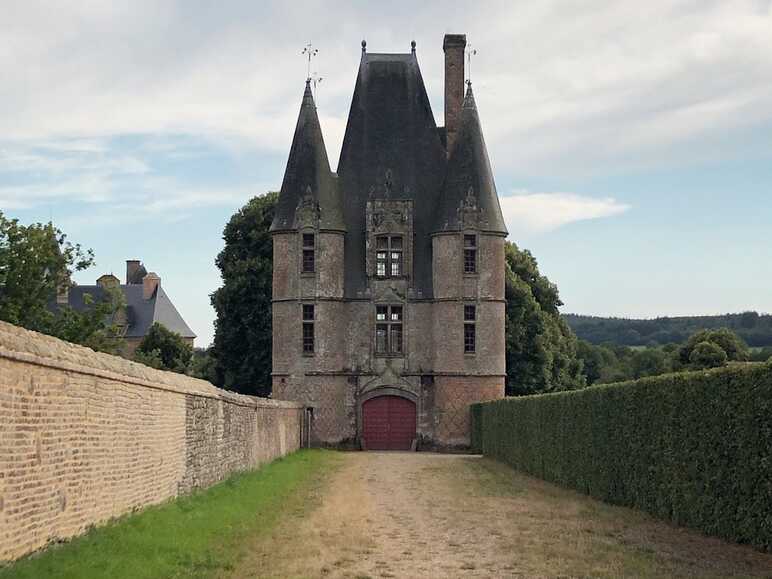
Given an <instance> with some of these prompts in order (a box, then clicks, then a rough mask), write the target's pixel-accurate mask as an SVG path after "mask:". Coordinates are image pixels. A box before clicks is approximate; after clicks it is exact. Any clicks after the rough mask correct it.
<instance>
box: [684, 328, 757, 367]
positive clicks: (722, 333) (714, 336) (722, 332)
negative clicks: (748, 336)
mask: <svg viewBox="0 0 772 579" xmlns="http://www.w3.org/2000/svg"><path fill="white" fill-rule="evenodd" d="M702 342H710V343H712V344H715V345H716V346H718V347H719V348H721V349H722V350H723V351H724V353H725V354H726V358H727V360H729V361H731V362H744V361H746V360H748V358H749V356H750V352H749V351H748V346H747V345H746V344H745V342H743V341H742V340H741V339H740V337H739V336H738V335H737V334H735V333H734V332H733V331H732V330H730V329H728V328H720V329H718V330H700V331H699V332H695V333H694V334H692V336H690V337H689V339H688V340H687V341H686V344H684V345H683V346H682V347H681V351H680V355H679V356H680V360H681V363H682V364H691V363H692V360H691V355H692V352H693V351H694V349H695V348H696V346H697V344H700V343H702Z"/></svg>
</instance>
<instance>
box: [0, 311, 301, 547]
mask: <svg viewBox="0 0 772 579" xmlns="http://www.w3.org/2000/svg"><path fill="white" fill-rule="evenodd" d="M302 414H303V409H302V406H301V405H299V404H297V403H291V402H280V401H275V400H268V399H260V398H254V397H251V396H241V395H238V394H234V393H231V392H226V391H224V390H220V389H218V388H215V387H214V386H212V385H211V384H209V383H208V382H205V381H203V380H197V379H194V378H189V377H187V376H182V375H179V374H173V373H171V372H161V371H158V370H153V369H152V368H148V367H146V366H142V365H140V364H136V363H134V362H129V361H128V360H124V359H122V358H118V357H115V356H109V355H106V354H99V353H96V352H94V351H92V350H90V349H88V348H83V347H80V346H75V345H72V344H68V343H66V342H62V341H61V340H57V339H55V338H51V337H49V336H44V335H41V334H37V333H35V332H29V331H26V330H23V329H20V328H17V327H15V326H12V325H10V324H5V323H2V322H0V561H9V560H13V559H16V558H18V557H21V556H23V555H25V554H27V553H29V552H32V551H34V550H36V549H39V548H41V547H44V546H45V545H46V544H47V543H49V542H51V541H56V540H60V539H65V538H68V537H72V536H75V535H78V534H80V533H82V532H84V531H85V530H86V529H87V528H88V527H90V526H92V525H95V524H99V523H102V522H104V521H107V520H108V519H111V518H113V517H116V516H119V515H122V514H125V513H128V512H131V511H134V510H137V509H140V508H142V507H144V506H147V505H151V504H155V503H160V502H163V501H165V500H167V499H170V498H173V497H175V496H177V495H179V494H182V493H186V492H189V491H191V490H192V489H195V488H200V487H206V486H209V485H211V484H214V483H216V482H218V481H221V480H223V479H224V478H226V477H228V476H229V475H230V474H232V473H234V472H237V471H241V470H246V469H251V468H255V467H257V466H258V465H260V464H262V463H264V462H267V461H269V460H272V459H274V458H277V457H279V456H283V455H284V454H287V453H289V452H292V451H294V450H296V449H297V448H299V446H300V442H301V424H302Z"/></svg>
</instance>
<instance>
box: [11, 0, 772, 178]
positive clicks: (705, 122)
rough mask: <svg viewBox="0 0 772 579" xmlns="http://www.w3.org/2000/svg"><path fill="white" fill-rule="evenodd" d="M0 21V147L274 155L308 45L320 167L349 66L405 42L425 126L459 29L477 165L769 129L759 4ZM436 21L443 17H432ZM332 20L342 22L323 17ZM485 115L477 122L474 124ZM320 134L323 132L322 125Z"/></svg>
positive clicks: (169, 12) (708, 149)
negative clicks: (421, 88) (446, 43)
mask: <svg viewBox="0 0 772 579" xmlns="http://www.w3.org/2000/svg"><path fill="white" fill-rule="evenodd" d="M13 4H14V7H13V8H12V9H11V11H10V12H11V13H10V16H9V18H5V19H3V20H2V22H0V67H1V68H2V70H3V77H4V83H3V84H4V90H3V91H2V92H0V110H3V111H10V114H5V115H0V135H2V136H3V138H7V139H22V140H27V141H31V142H36V141H50V140H52V139H55V138H71V137H77V138H80V139H83V140H84V142H88V141H89V140H91V139H99V138H104V137H110V136H114V135H125V134H130V135H136V134H188V135H195V136H197V137H205V138H208V139H211V140H213V141H219V142H221V143H228V144H229V146H232V147H235V148H236V149H238V150H240V151H247V152H252V151H254V150H259V151H273V152H277V151H282V152H284V151H286V150H287V148H288V146H289V141H290V139H291V136H292V128H293V126H294V122H295V119H296V115H297V109H298V106H299V103H300V95H301V93H302V89H303V79H304V78H305V75H306V69H305V62H304V59H303V58H302V56H301V55H300V49H301V47H302V46H303V45H304V44H305V43H306V42H307V41H308V39H309V38H311V39H313V40H314V43H315V44H316V45H317V46H318V47H319V48H320V53H319V56H318V57H317V59H316V61H315V63H314V69H315V70H317V71H318V72H319V73H320V74H321V75H322V76H323V77H324V82H323V83H322V84H321V85H320V88H319V94H318V95H317V96H318V99H317V100H318V104H319V111H320V115H321V116H322V117H323V126H324V128H325V138H326V142H327V146H328V148H329V149H330V159H331V162H332V163H333V165H334V164H335V159H336V158H337V151H339V149H340V142H341V140H342V135H343V124H344V123H345V119H346V116H347V114H348V109H349V106H350V102H351V101H350V99H351V91H352V89H353V84H354V75H355V74H356V70H357V64H358V60H359V41H360V40H361V38H362V37H363V36H365V37H366V38H367V40H368V49H369V50H371V51H374V52H379V51H382V52H398V51H404V52H406V51H408V50H409V42H410V40H411V39H413V38H415V39H416V40H417V42H418V58H419V61H420V64H421V67H422V71H423V74H424V78H425V81H426V85H427V88H428V90H429V93H430V98H431V100H432V107H433V110H434V113H435V116H436V117H437V120H438V122H439V123H440V124H441V123H442V118H441V117H442V110H443V109H442V106H443V103H442V94H443V91H442V83H443V66H442V58H443V54H442V49H441V43H442V34H443V33H444V32H446V31H458V32H467V33H468V36H469V39H470V41H471V42H472V43H473V44H474V45H475V48H476V49H477V50H478V54H477V57H476V60H475V63H474V81H475V85H476V88H477V90H476V96H477V102H478V105H479V107H480V110H481V115H482V117H483V122H484V123H485V130H486V136H487V137H488V144H489V148H490V149H491V157H492V158H493V160H494V161H495V162H496V165H497V167H499V168H501V169H504V170H505V171H511V172H521V173H522V172H528V173H529V174H532V173H533V172H539V171H544V170H547V169H550V170H551V173H553V174H554V172H555V169H556V168H557V170H559V171H560V172H563V173H567V172H571V171H573V172H584V173H586V172H594V173H597V172H608V171H609V170H620V169H623V168H625V167H631V166H633V167H641V166H644V167H651V166H659V165H668V164H672V163H674V162H679V161H683V160H684V159H686V160H688V161H690V162H691V161H699V160H701V159H705V158H706V156H711V155H713V156H715V155H717V154H720V155H722V156H723V157H726V156H730V155H731V154H732V151H731V150H727V148H726V147H717V146H712V145H715V143H716V142H725V137H726V136H727V134H728V133H732V132H737V131H739V132H742V131H744V130H747V129H748V128H749V127H752V126H754V125H758V124H759V123H763V122H772V34H770V29H771V28H772V7H771V6H770V4H769V2H759V1H754V0H703V1H700V2H693V1H692V0H661V1H658V2H648V3H641V2H639V3H629V2H627V3H620V2H614V1H612V0H596V1H595V2H592V3H589V4H587V3H572V2H558V1H554V0H545V1H544V2H539V3H532V2H489V3H485V4H484V5H482V6H479V7H477V8H476V9H475V10H474V11H471V12H470V11H469V10H468V3H466V2H461V1H456V2H444V1H443V2H441V3H440V2H426V3H420V4H416V3H415V2H400V1H395V2H391V3H389V4H388V5H378V4H374V3H355V2H341V3H338V4H336V9H335V10H330V9H329V7H328V6H327V5H326V4H324V3H306V2H304V3H285V2H260V3H254V2H247V1H246V0H244V1H235V2H232V3H228V5H227V7H225V8H218V9H216V10H215V9H210V8H207V6H206V5H204V4H200V3H194V8H191V6H190V3H189V2H183V1H181V0H178V1H169V2H163V3H158V2H155V1H152V0H132V1H131V2H129V1H124V2H121V1H116V2H111V3H109V4H108V5H101V4H98V3H97V4H94V3H93V2H82V3H78V2H69V3H67V4H66V5H65V4H53V5H52V4H51V3H48V4H46V3H35V2H17V3H13ZM438 11H441V13H442V15H443V18H442V19H441V22H440V21H439V20H438V19H437V14H438ZM342 13H345V14H346V18H345V19H341V18H340V14H342ZM486 121H487V122H486ZM328 127H329V128H328Z"/></svg>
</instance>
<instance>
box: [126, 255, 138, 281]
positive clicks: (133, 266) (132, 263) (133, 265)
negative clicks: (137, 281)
mask: <svg viewBox="0 0 772 579" xmlns="http://www.w3.org/2000/svg"><path fill="white" fill-rule="evenodd" d="M139 267H140V261H139V260H138V259H127V260H126V285H128V284H130V283H131V280H132V279H134V274H135V273H137V270H138V269H139Z"/></svg>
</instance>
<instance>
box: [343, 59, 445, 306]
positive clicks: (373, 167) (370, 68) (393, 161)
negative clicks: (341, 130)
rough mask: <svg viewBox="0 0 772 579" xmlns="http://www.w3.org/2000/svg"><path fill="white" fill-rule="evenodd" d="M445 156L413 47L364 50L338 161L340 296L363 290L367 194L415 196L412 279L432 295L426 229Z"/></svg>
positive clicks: (425, 293) (352, 295) (420, 289)
mask: <svg viewBox="0 0 772 579" xmlns="http://www.w3.org/2000/svg"><path fill="white" fill-rule="evenodd" d="M445 164H446V154H445V149H444V147H443V145H442V143H441V141H440V135H439V131H438V130H437V124H436V122H435V120H434V115H433V114H432V109H431V106H430V104H429V97H428V96H427V94H426V88H425V87H424V82H423V78H422V76H421V71H420V69H419V67H418V60H417V59H416V55H415V53H414V52H412V53H409V54H372V53H370V54H368V53H366V52H364V50H363V52H362V59H361V61H360V65H359V74H358V75H357V80H356V86H355V88H354V97H353V100H352V102H351V110H350V112H349V117H348V124H347V125H346V134H345V137H344V139H343V147H342V149H341V155H340V162H339V164H338V180H339V186H340V188H341V192H342V196H343V201H344V205H343V207H344V216H345V221H346V226H347V229H348V232H347V234H346V241H345V286H344V287H345V295H346V297H349V298H356V297H361V295H362V292H363V291H364V290H365V289H366V287H367V280H366V272H365V247H366V244H365V230H366V223H365V209H366V204H367V200H368V198H369V197H370V196H373V197H375V198H388V199H396V200H402V199H410V200H413V203H414V204H413V229H414V233H415V238H414V239H415V244H414V262H413V263H414V274H415V279H414V282H413V287H414V288H415V289H416V290H417V291H418V292H420V294H419V295H420V296H422V297H427V298H428V297H431V295H432V271H431V265H432V264H431V238H430V233H431V230H432V225H433V223H432V222H433V214H434V210H435V208H436V202H437V196H438V194H439V192H440V189H441V187H442V181H443V177H444V174H445Z"/></svg>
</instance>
